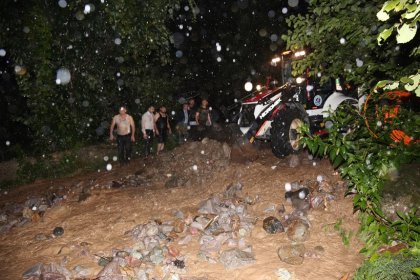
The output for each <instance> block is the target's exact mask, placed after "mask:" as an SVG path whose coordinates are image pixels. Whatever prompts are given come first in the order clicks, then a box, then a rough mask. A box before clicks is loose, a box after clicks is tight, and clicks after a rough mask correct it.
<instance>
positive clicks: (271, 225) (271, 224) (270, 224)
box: [263, 216, 284, 234]
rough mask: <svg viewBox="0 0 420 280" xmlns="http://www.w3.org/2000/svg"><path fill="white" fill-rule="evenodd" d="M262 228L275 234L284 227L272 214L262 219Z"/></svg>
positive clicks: (282, 230)
mask: <svg viewBox="0 0 420 280" xmlns="http://www.w3.org/2000/svg"><path fill="white" fill-rule="evenodd" d="M263 228H264V230H265V231H266V232H268V233H271V234H275V233H279V232H284V227H283V225H282V224H281V222H280V221H279V220H278V219H277V218H276V217H273V216H270V217H267V218H265V219H264V221H263Z"/></svg>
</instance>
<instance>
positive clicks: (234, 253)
mask: <svg viewBox="0 0 420 280" xmlns="http://www.w3.org/2000/svg"><path fill="white" fill-rule="evenodd" d="M220 262H221V263H222V264H223V265H224V266H225V268H227V269H232V268H237V267H241V266H244V265H248V264H252V263H254V262H255V257H254V254H252V253H249V252H244V251H241V250H239V249H236V248H235V249H229V250H226V251H223V252H222V253H221V255H220Z"/></svg>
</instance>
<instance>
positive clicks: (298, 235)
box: [286, 219, 309, 242]
mask: <svg viewBox="0 0 420 280" xmlns="http://www.w3.org/2000/svg"><path fill="white" fill-rule="evenodd" d="M286 234H287V237H288V238H289V239H290V240H292V241H294V242H303V241H305V240H307V239H308V238H309V225H308V223H306V222H305V221H303V220H301V219H297V220H294V221H292V222H291V224H290V225H289V226H288V227H287V230H286Z"/></svg>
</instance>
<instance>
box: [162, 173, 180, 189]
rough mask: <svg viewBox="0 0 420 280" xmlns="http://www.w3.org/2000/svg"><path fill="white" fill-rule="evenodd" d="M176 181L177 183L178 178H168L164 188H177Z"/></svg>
mask: <svg viewBox="0 0 420 280" xmlns="http://www.w3.org/2000/svg"><path fill="white" fill-rule="evenodd" d="M178 181H179V180H178V176H172V177H171V178H169V180H167V181H166V183H165V188H167V189H172V188H176V187H178V186H179V182H178Z"/></svg>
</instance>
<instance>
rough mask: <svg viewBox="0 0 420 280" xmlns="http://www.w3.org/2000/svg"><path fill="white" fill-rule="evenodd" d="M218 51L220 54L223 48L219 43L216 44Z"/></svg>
mask: <svg viewBox="0 0 420 280" xmlns="http://www.w3.org/2000/svg"><path fill="white" fill-rule="evenodd" d="M216 50H217V51H218V52H220V51H221V50H222V46H221V45H220V44H219V42H217V43H216Z"/></svg>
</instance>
